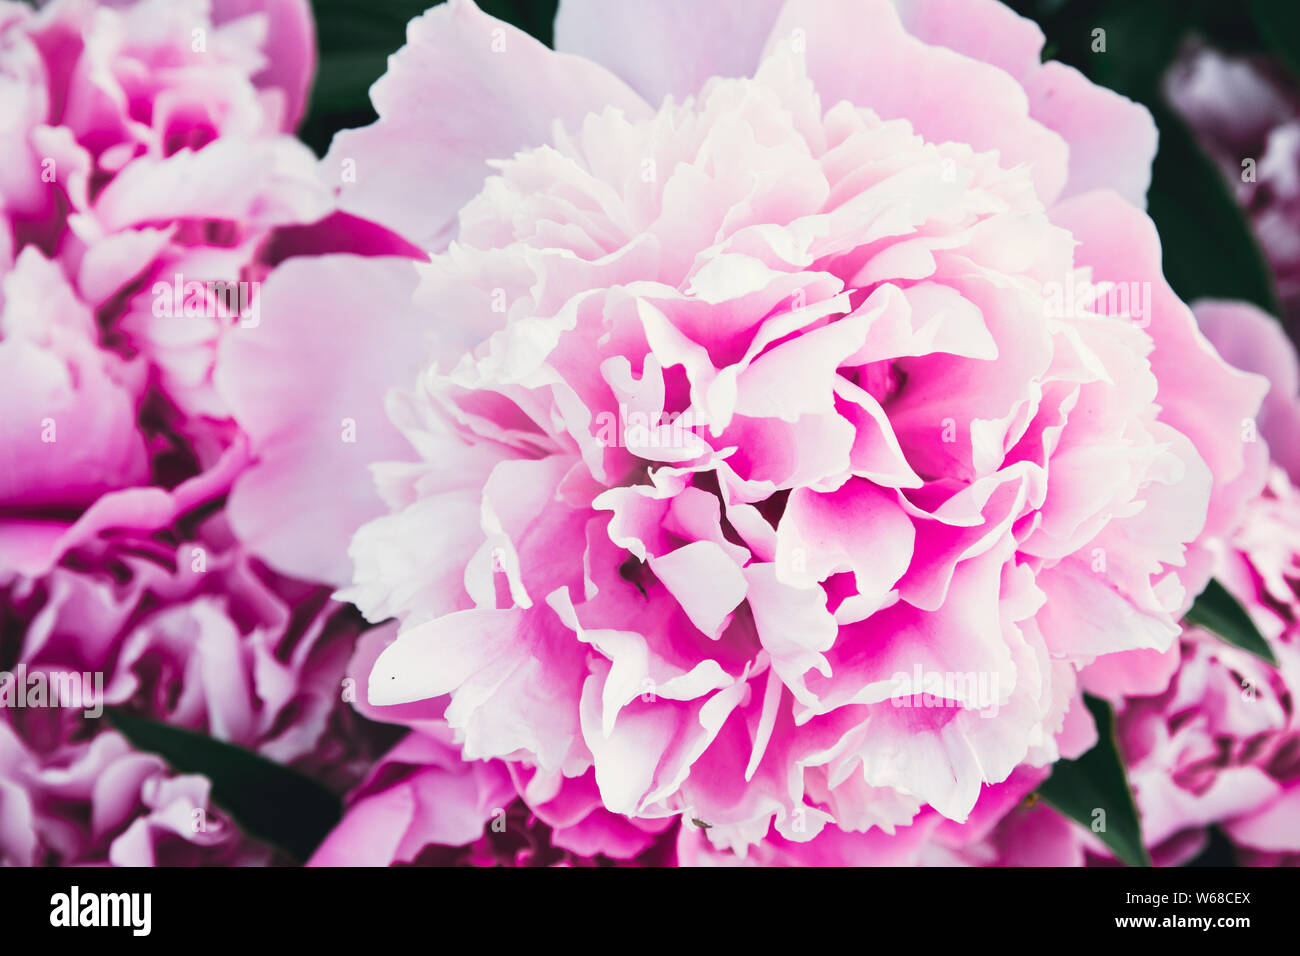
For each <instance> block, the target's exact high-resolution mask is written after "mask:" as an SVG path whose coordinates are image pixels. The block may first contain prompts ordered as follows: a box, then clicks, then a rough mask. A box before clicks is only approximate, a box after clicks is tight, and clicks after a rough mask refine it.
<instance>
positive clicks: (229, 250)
mask: <svg viewBox="0 0 1300 956" xmlns="http://www.w3.org/2000/svg"><path fill="white" fill-rule="evenodd" d="M262 6H263V5H262V4H258V3H252V2H243V0H217V2H215V3H212V4H209V3H208V2H207V0H183V2H168V0H137V2H125V3H122V2H118V3H96V2H91V0H55V2H52V3H49V4H47V5H44V6H43V7H41V8H40V9H39V10H33V9H32V8H30V7H28V6H26V5H23V4H13V3H6V4H4V5H3V7H2V8H0V79H2V80H3V83H4V87H5V96H6V103H7V106H6V114H5V123H6V132H5V136H4V149H5V150H6V157H5V159H4V162H3V163H0V165H3V166H4V168H5V172H4V173H0V272H3V273H4V274H5V287H6V292H5V308H6V312H7V314H8V318H7V319H6V322H5V325H6V328H5V329H4V332H3V336H2V337H0V353H4V357H3V358H0V361H3V362H5V364H6V368H9V369H10V370H11V374H7V375H6V376H5V377H4V380H3V384H2V385H0V388H3V389H4V397H3V402H4V404H5V407H6V408H7V409H12V410H13V411H12V413H11V414H8V415H6V422H5V427H6V428H7V429H10V430H11V432H12V433H13V437H14V439H15V440H14V442H12V443H6V446H5V448H4V450H3V451H0V455H3V457H4V464H5V468H3V469H0V471H4V472H6V473H7V474H8V476H10V477H9V481H10V483H11V484H13V485H16V487H13V488H10V489H8V491H9V494H8V495H7V496H6V497H5V498H4V499H3V500H2V502H0V504H2V506H3V508H4V510H5V511H6V512H13V511H22V512H24V513H25V514H27V515H29V516H32V517H40V518H41V519H42V520H43V521H46V522H47V523H49V522H55V519H54V517H53V513H54V512H58V513H59V514H60V515H68V514H73V515H75V514H76V513H77V512H76V509H78V508H80V507H84V506H85V505H86V504H88V503H89V501H93V500H94V498H95V497H96V495H97V494H98V493H99V492H101V491H105V490H111V489H114V488H121V487H127V486H130V485H135V484H144V483H151V482H157V483H160V484H164V485H166V486H169V487H170V486H174V485H175V484H176V483H178V482H179V481H180V480H182V479H184V478H186V477H190V476H192V475H193V474H195V473H197V472H199V471H201V470H203V469H206V468H209V467H212V466H213V465H214V464H215V463H216V461H217V460H218V459H219V458H220V457H221V455H222V454H223V453H224V452H225V451H226V450H227V449H228V448H229V446H230V445H231V444H232V442H234V441H236V440H237V437H238V436H237V433H236V431H235V429H234V428H233V426H232V425H231V424H230V421H229V416H228V413H227V411H226V410H225V409H224V408H222V407H221V405H220V404H219V403H217V402H216V401H215V397H214V395H213V393H212V391H211V385H210V376H211V370H212V364H213V361H214V359H215V347H216V341H217V340H218V339H219V337H220V335H221V334H222V332H223V331H224V330H225V329H226V328H228V327H229V326H230V325H232V324H234V323H236V322H240V321H243V322H245V323H249V322H253V321H256V285H257V280H258V279H259V278H260V274H261V272H262V271H264V270H265V265H264V264H261V263H262V261H263V260H262V258H261V251H260V250H261V248H262V246H263V244H264V243H265V242H266V240H267V238H268V236H269V235H270V231H271V230H272V229H273V228H274V227H275V226H278V225H282V224H289V223H303V222H310V221H313V220H316V219H319V218H321V217H322V216H323V215H325V213H326V212H328V211H329V209H330V202H329V198H328V196H327V195H326V193H325V191H324V190H323V188H322V187H321V185H320V184H319V183H318V182H317V181H316V179H315V171H314V159H313V157H312V155H311V152H310V151H309V150H308V149H307V148H306V147H305V146H303V145H302V144H301V143H298V142H297V141H296V140H295V139H293V137H292V136H291V135H289V134H288V131H289V130H291V129H292V128H293V126H294V125H295V124H296V122H297V118H298V115H299V114H300V112H301V109H302V104H303V99H304V96H305V90H306V87H307V84H308V83H309V82H310V78H311V73H312V68H313V58H312V54H311V46H312V27H311V20H310V13H309V9H308V7H307V3H306V0H286V2H283V3H275V4H269V5H266V10H263V9H262ZM267 11H270V12H267ZM218 282H224V283H232V284H233V286H232V287H233V288H235V289H236V291H237V292H238V291H239V290H240V288H241V287H240V286H239V283H244V285H243V286H242V291H243V292H244V293H245V295H244V297H243V298H242V299H239V300H238V302H236V301H235V300H234V299H231V300H229V301H227V300H226V298H225V297H224V294H222V293H220V292H219V291H214V287H213V285H212V284H213V283H218ZM174 289H180V290H184V294H183V295H176V294H174V292H173V290H174ZM196 289H197V290H200V291H199V292H197V293H196V292H195V291H194V290H196ZM50 302H55V303H57V309H50V308H49V305H48V303H50ZM231 303H234V307H233V309H232V308H230V307H229V305H230V304H231ZM50 312H54V313H56V317H55V318H54V319H53V320H52V321H51V319H50V316H49V314H47V313H50ZM51 325H54V326H57V327H58V328H59V332H58V333H54V332H52V331H51V330H50V328H49V326H51ZM74 340H75V341H74ZM32 348H39V349H41V350H42V352H43V353H44V354H42V355H41V356H39V358H38V357H37V356H36V355H35V354H34V353H33V352H32ZM96 353H99V354H98V355H97V354H96ZM82 373H84V374H85V376H86V377H85V378H84V379H83V378H82V377H80V376H81V374H82ZM59 429H62V435H61V436H60V435H58V434H57V432H58V430H59ZM51 436H53V437H51ZM59 442H61V444H60V445H59V447H58V448H56V447H55V445H56V443H59ZM65 469H66V471H65ZM88 476H93V479H94V481H95V482H97V483H98V487H89V486H87V485H86V480H87V478H88ZM31 486H39V487H41V488H42V489H43V490H42V491H41V492H40V494H41V495H43V496H44V497H45V500H33V499H32V497H31V494H30V493H29V492H27V491H25V490H24V489H28V488H30V487H31ZM65 486H66V487H65ZM5 536H6V537H25V536H26V531H23V532H21V534H20V533H18V532H15V533H14V535H5ZM15 546H22V545H21V544H20V545H15ZM21 558H22V559H23V560H18V561H17V562H16V563H15V564H13V565H12V566H10V564H9V562H8V561H6V560H4V559H3V555H0V576H2V575H4V574H6V573H8V572H9V571H11V570H15V569H16V570H22V571H24V572H26V573H40V571H41V570H42V568H41V566H40V565H41V561H38V560H37V559H36V556H35V555H34V554H31V553H28V554H25V555H22V556H21Z"/></svg>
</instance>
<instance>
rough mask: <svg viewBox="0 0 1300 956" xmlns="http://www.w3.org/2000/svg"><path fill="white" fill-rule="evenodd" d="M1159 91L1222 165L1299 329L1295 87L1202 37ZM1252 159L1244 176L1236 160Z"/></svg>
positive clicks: (1258, 62) (1299, 158) (1267, 67)
mask: <svg viewBox="0 0 1300 956" xmlns="http://www.w3.org/2000/svg"><path fill="white" fill-rule="evenodd" d="M1164 88H1165V95H1166V96H1167V98H1168V99H1169V102H1170V103H1171V104H1172V105H1173V107H1174V109H1175V110H1176V111H1177V112H1178V113H1179V114H1180V115H1181V116H1182V118H1183V119H1184V120H1186V121H1187V123H1188V124H1189V125H1190V126H1191V127H1192V130H1193V131H1194V132H1195V134H1196V136H1197V138H1198V139H1199V140H1200V142H1201V145H1202V146H1204V147H1205V149H1206V150H1207V151H1208V152H1209V154H1210V156H1211V157H1212V158H1213V159H1214V160H1215V162H1216V163H1218V164H1219V166H1220V167H1221V168H1222V169H1223V172H1224V175H1225V176H1226V177H1227V179H1228V183H1229V185H1230V186H1231V188H1232V191H1233V193H1234V194H1235V195H1236V197H1237V201H1238V202H1239V203H1240V204H1241V206H1242V207H1243V209H1244V210H1245V211H1246V214H1247V215H1248V216H1249V217H1250V221H1251V223H1252V225H1253V226H1254V229H1255V234H1256V236H1257V237H1258V238H1259V242H1260V245H1261V246H1262V247H1263V250H1264V254H1265V256H1267V258H1268V261H1269V265H1270V266H1271V267H1272V269H1273V275H1274V278H1275V279H1276V281H1277V286H1278V292H1279V294H1280V295H1281V297H1282V303H1283V307H1284V309H1285V313H1286V319H1287V324H1288V326H1289V328H1290V330H1291V334H1292V336H1295V335H1296V334H1297V332H1300V90H1298V89H1297V88H1296V86H1295V81H1294V79H1291V78H1289V77H1288V76H1287V75H1286V74H1285V72H1284V71H1283V70H1282V69H1280V68H1279V67H1278V66H1277V65H1276V64H1273V63H1270V62H1269V61H1267V60H1266V59H1263V58H1258V57H1245V56H1231V55H1228V54H1225V53H1221V52H1219V51H1218V50H1215V49H1213V48H1211V47H1208V46H1205V45H1204V44H1191V45H1189V46H1188V47H1187V49H1186V50H1184V51H1183V53H1182V55H1181V56H1180V57H1179V59H1178V61H1177V62H1176V63H1175V64H1174V66H1173V68H1172V69H1171V70H1170V72H1169V75H1168V76H1167V77H1166V78H1165V83H1164ZM1246 160H1251V169H1252V171H1253V174H1254V175H1253V177H1252V178H1250V179H1249V180H1247V179H1246V178H1245V177H1246V173H1245V171H1244V169H1243V163H1244V162H1245V161H1246Z"/></svg>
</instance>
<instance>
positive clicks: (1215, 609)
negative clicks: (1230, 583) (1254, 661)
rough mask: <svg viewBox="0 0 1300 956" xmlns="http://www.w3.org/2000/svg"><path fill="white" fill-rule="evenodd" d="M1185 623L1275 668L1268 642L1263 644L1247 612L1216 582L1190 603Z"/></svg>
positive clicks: (1211, 583)
mask: <svg viewBox="0 0 1300 956" xmlns="http://www.w3.org/2000/svg"><path fill="white" fill-rule="evenodd" d="M1185 620H1186V622H1187V623H1188V624H1194V625H1195V626H1197V627H1202V628H1205V630H1207V631H1209V632H1210V633H1212V634H1214V635H1216V636H1217V637H1221V638H1222V639H1223V640H1225V641H1227V642H1228V643H1229V644H1231V645H1233V646H1234V647H1240V648H1241V649H1242V650H1243V651H1250V653H1252V654H1254V655H1255V656H1256V657H1258V658H1260V659H1261V660H1263V661H1266V662H1267V663H1269V664H1272V665H1273V666H1274V667H1276V666H1277V658H1276V657H1274V656H1273V649H1272V648H1270V647H1269V646H1268V641H1266V640H1264V635H1263V634H1261V633H1260V632H1259V628H1257V627H1256V626H1255V622H1254V621H1252V620H1251V619H1250V615H1249V614H1247V613H1246V609H1245V608H1243V607H1242V606H1241V604H1240V602H1238V601H1237V599H1236V598H1235V597H1233V596H1232V595H1231V594H1230V593H1229V592H1228V589H1227V588H1225V587H1224V586H1223V585H1222V584H1220V583H1219V582H1218V581H1211V582H1210V583H1209V586H1208V587H1206V589H1205V590H1204V591H1202V592H1201V594H1200V596H1199V597H1198V598H1197V599H1196V600H1195V602H1193V604H1192V609H1191V610H1190V611H1188V612H1187V617H1186V618H1185Z"/></svg>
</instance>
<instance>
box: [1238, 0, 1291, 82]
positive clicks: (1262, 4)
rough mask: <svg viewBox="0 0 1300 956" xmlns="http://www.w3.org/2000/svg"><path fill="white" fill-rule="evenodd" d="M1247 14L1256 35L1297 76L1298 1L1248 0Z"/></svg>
mask: <svg viewBox="0 0 1300 956" xmlns="http://www.w3.org/2000/svg"><path fill="white" fill-rule="evenodd" d="M1248 6H1249V7H1250V15H1251V17H1252V18H1253V19H1254V21H1255V26H1256V28H1257V29H1258V30H1259V35H1260V38H1261V39H1262V40H1263V41H1264V42H1265V43H1267V44H1268V45H1269V47H1270V48H1272V49H1273V50H1274V51H1275V52H1276V53H1277V55H1278V56H1279V57H1281V59H1282V61H1283V62H1285V63H1286V65H1287V67H1288V68H1289V69H1290V70H1291V72H1292V73H1295V74H1297V75H1300V3H1296V0H1250V2H1249V4H1248Z"/></svg>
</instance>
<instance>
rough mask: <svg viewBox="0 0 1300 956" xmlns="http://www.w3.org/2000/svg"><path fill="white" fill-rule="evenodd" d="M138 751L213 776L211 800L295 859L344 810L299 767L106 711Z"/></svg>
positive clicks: (309, 848)
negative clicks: (152, 754)
mask: <svg viewBox="0 0 1300 956" xmlns="http://www.w3.org/2000/svg"><path fill="white" fill-rule="evenodd" d="M105 713H106V716H107V717H108V720H109V722H110V723H111V724H112V725H113V726H114V727H115V728H117V730H118V731H119V732H121V734H122V735H123V736H124V737H126V738H127V739H128V740H129V741H131V743H132V744H133V745H135V746H136V747H137V748H139V749H140V750H144V751H148V752H150V753H156V754H158V755H159V756H160V757H162V758H163V759H164V760H166V761H167V763H169V764H170V765H171V766H172V767H173V768H174V769H176V770H178V771H180V772H181V773H200V774H203V775H204V776H205V777H207V778H208V779H209V780H211V781H212V799H213V801H214V802H215V803H216V804H217V805H219V806H220V807H222V808H223V809H225V810H226V812H228V813H229V814H230V815H231V816H232V817H233V818H234V819H235V822H236V823H238V824H239V826H240V827H241V828H242V829H243V830H244V832H245V833H248V834H249V835H251V836H254V837H257V838H258V839H260V840H264V841H265V842H267V843H271V844H274V845H275V846H278V847H281V848H282V849H284V850H285V851H286V852H288V853H289V854H290V855H291V856H292V857H293V858H294V859H296V860H299V861H302V860H306V859H307V858H308V857H310V856H311V854H312V851H313V850H315V849H316V847H317V846H319V845H320V842H321V841H322V840H323V839H324V838H325V835H326V834H327V833H329V831H330V830H331V829H333V827H334V825H335V824H336V823H338V821H339V818H340V817H341V816H342V815H343V805H342V802H341V801H340V800H339V798H338V797H337V796H336V795H335V794H333V793H331V792H330V791H329V790H327V789H326V788H325V787H323V786H321V785H320V784H319V783H317V782H316V781H314V780H312V779H311V778H310V777H307V776H305V775H303V774H301V773H299V772H298V771H297V770H293V769H291V768H289V767H285V766H282V765H281V764H278V763H273V762H272V761H270V760H267V759H266V758H264V757H261V756H259V755H257V754H255V753H253V752H252V751H249V750H245V749H244V748H242V747H236V746H235V745H234V744H228V743H225V742H223V741H220V740H216V739H214V738H212V737H208V736H205V735H203V734H197V733H194V732H193V731H189V730H181V729H179V728H177V727H169V726H168V725H166V724H160V723H156V722H155V721H152V720H146V719H144V718H142V717H135V716H132V715H130V714H126V713H123V712H122V711H120V710H108V711H106V712H105Z"/></svg>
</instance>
